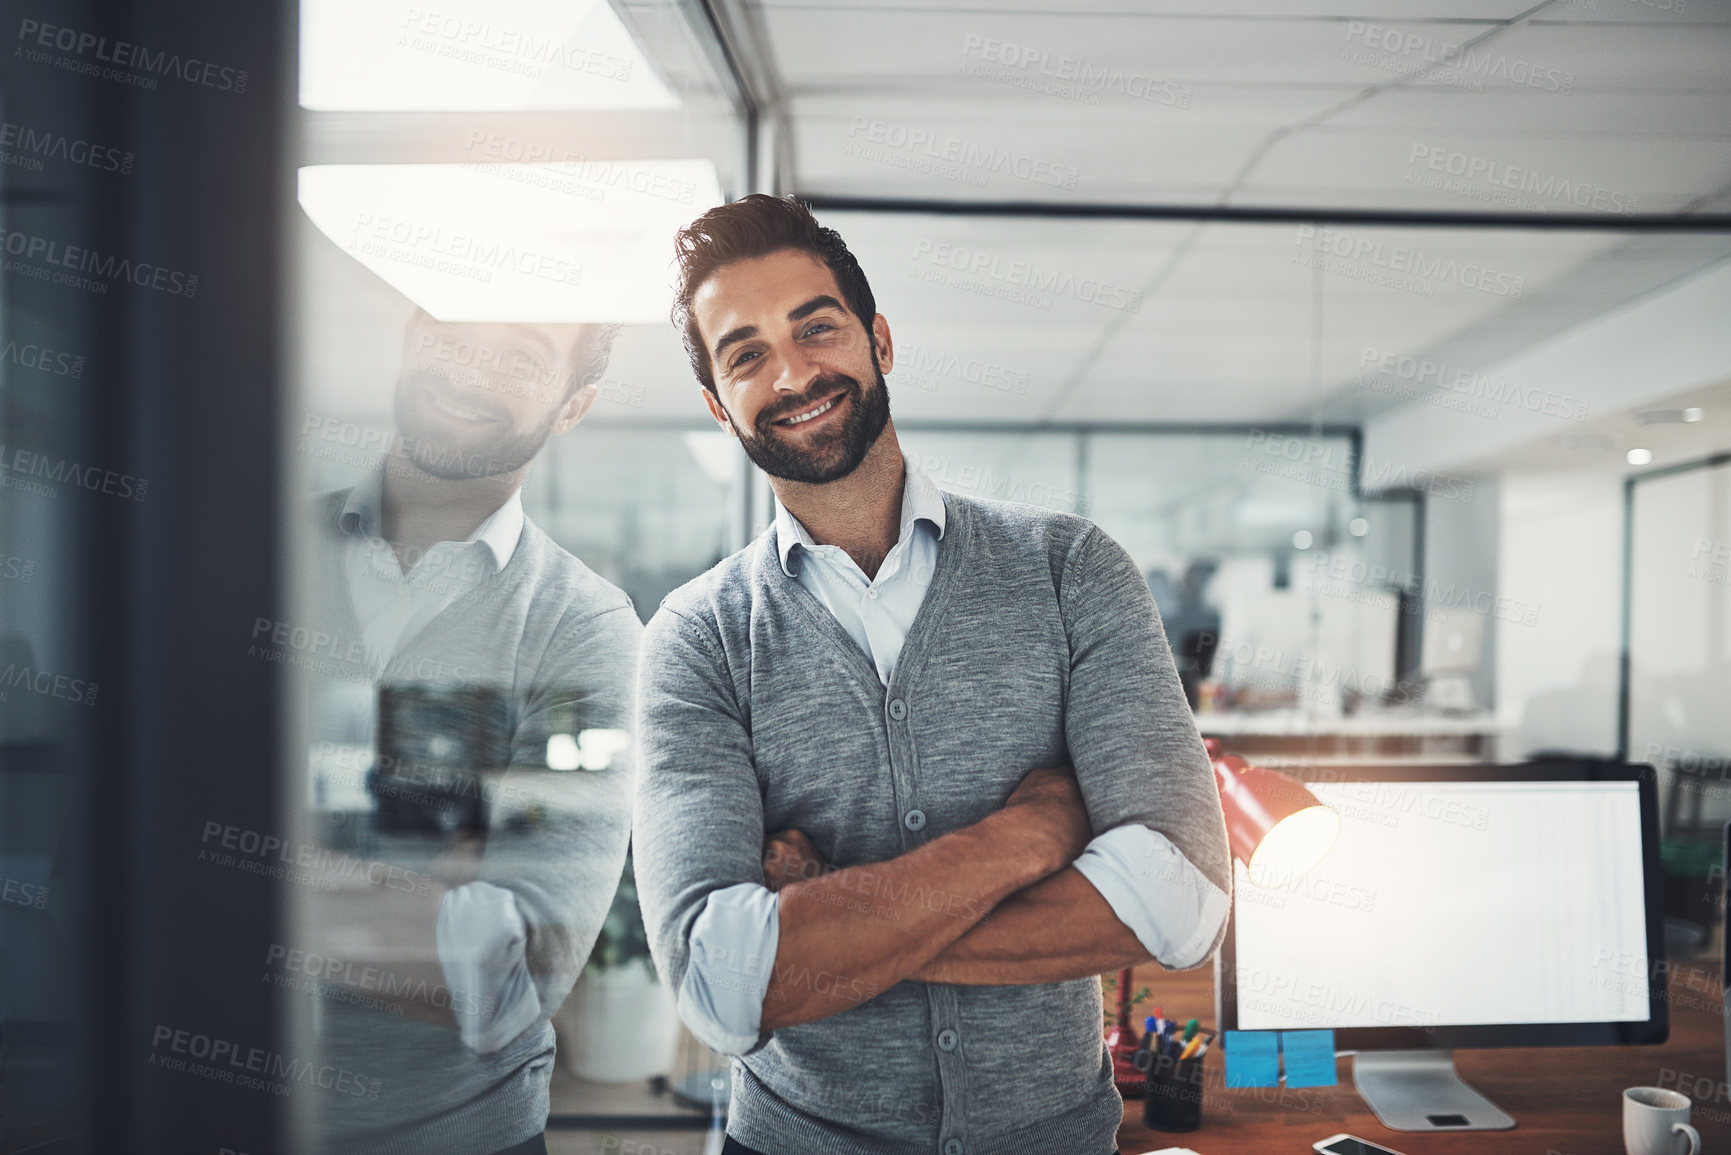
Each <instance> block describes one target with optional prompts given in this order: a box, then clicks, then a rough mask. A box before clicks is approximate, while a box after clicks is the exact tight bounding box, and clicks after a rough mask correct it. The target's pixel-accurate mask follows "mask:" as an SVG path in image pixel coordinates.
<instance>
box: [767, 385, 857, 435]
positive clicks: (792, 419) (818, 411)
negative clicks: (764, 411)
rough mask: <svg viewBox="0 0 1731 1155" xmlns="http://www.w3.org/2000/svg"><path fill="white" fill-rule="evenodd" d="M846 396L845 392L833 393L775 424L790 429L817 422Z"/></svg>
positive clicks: (780, 419) (778, 420)
mask: <svg viewBox="0 0 1731 1155" xmlns="http://www.w3.org/2000/svg"><path fill="white" fill-rule="evenodd" d="M846 396H847V393H846V391H845V390H844V391H843V392H840V393H832V394H830V395H829V397H827V398H825V399H824V400H822V401H819V402H818V403H817V404H815V405H812V406H810V407H808V408H806V409H802V410H800V411H799V412H798V413H795V414H792V415H791V416H788V417H779V418H777V419H776V420H775V421H774V422H773V424H776V425H782V426H786V427H788V428H797V427H799V426H801V425H805V424H807V423H809V422H812V421H816V420H818V419H820V418H822V417H823V416H825V415H826V414H828V413H829V412H830V411H831V410H833V409H834V408H835V407H836V405H837V404H839V403H840V402H841V401H842V399H843V398H845V397H846Z"/></svg>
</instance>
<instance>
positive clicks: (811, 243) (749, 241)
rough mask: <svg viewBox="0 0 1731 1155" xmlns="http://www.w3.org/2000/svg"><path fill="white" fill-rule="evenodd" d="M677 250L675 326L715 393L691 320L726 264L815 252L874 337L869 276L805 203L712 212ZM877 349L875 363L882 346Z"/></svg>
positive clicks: (772, 200) (753, 199) (695, 368)
mask: <svg viewBox="0 0 1731 1155" xmlns="http://www.w3.org/2000/svg"><path fill="white" fill-rule="evenodd" d="M673 247H674V254H675V255H674V259H675V261H676V262H677V263H678V266H679V288H678V292H677V294H676V295H675V297H674V299H673V324H674V326H675V327H676V328H678V330H679V333H680V336H681V337H683V338H684V340H685V355H686V356H687V357H689V358H690V359H691V371H692V372H693V373H695V374H697V379H698V380H699V381H701V382H702V383H703V387H704V388H705V389H707V390H709V391H710V392H711V393H714V392H715V373H714V371H713V370H711V369H710V366H709V351H708V350H707V349H705V348H704V347H703V335H702V334H701V333H699V332H698V331H697V319H696V318H695V317H693V316H692V315H691V298H692V297H694V296H695V295H696V294H697V290H698V289H699V288H701V287H702V285H703V282H705V281H707V280H708V279H709V278H710V277H711V276H713V275H714V274H715V271H716V270H717V269H719V268H721V267H722V266H723V265H730V264H732V263H733V262H735V261H749V260H753V259H755V258H757V257H767V256H768V255H769V254H771V253H775V252H780V251H781V250H783V249H796V250H798V251H799V252H802V253H810V254H811V255H812V256H814V257H816V258H817V259H818V260H819V261H822V262H823V264H824V265H825V266H827V267H828V268H829V271H830V272H831V273H833V274H835V283H836V285H837V287H839V288H840V289H841V299H842V302H843V303H844V304H846V305H847V307H848V308H849V309H850V310H851V311H852V312H853V314H854V316H856V317H858V318H859V319H860V323H861V324H863V325H864V326H865V330H866V336H867V337H868V338H870V337H871V332H872V318H873V317H875V316H877V311H878V307H877V301H876V299H874V298H873V297H872V288H871V286H870V285H869V284H867V283H866V276H865V273H864V272H862V271H861V270H860V267H859V262H858V261H857V260H855V259H854V255H853V254H852V253H851V252H849V251H848V247H847V242H845V241H843V240H842V239H841V234H840V233H838V232H836V231H835V230H834V229H829V228H825V227H824V226H822V225H820V224H818V223H817V218H816V217H814V216H812V215H811V206H810V205H807V204H805V203H804V202H803V201H799V200H795V199H794V198H793V197H772V196H768V195H766V194H764V193H752V194H751V195H750V196H747V197H743V198H741V199H740V200H736V201H733V202H732V203H731V204H725V205H719V206H717V207H716V208H712V209H710V210H709V211H708V212H706V213H704V214H703V215H702V216H700V217H698V218H697V219H696V220H694V221H692V222H691V223H690V224H689V225H686V226H685V227H684V228H683V229H680V230H679V233H678V235H677V236H675V237H674V239H673ZM871 344H872V353H873V356H874V358H875V356H876V354H877V342H876V341H872V343H871Z"/></svg>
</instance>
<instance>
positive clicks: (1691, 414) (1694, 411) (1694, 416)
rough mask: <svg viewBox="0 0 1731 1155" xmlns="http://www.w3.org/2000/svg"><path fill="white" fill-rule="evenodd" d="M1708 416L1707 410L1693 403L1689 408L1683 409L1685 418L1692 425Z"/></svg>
mask: <svg viewBox="0 0 1731 1155" xmlns="http://www.w3.org/2000/svg"><path fill="white" fill-rule="evenodd" d="M1706 417H1707V411H1706V410H1705V409H1703V408H1701V407H1700V406H1699V405H1691V406H1690V407H1689V408H1687V409H1685V410H1683V420H1684V421H1685V422H1687V423H1688V424H1690V425H1693V424H1695V422H1697V421H1702V420H1705V419H1706Z"/></svg>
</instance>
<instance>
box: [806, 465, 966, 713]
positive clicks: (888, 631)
mask: <svg viewBox="0 0 1731 1155" xmlns="http://www.w3.org/2000/svg"><path fill="white" fill-rule="evenodd" d="M903 460H904V463H905V465H906V469H905V472H904V474H903V482H902V520H901V532H900V534H899V535H898V537H897V538H896V544H895V545H894V546H892V547H891V548H890V551H889V553H887V554H885V555H884V560H883V564H882V565H880V566H878V572H877V573H876V574H875V575H874V576H872V577H869V578H868V577H866V575H865V571H864V570H862V569H860V567H859V565H858V564H857V563H856V562H855V561H854V560H853V558H851V557H849V556H848V553H847V551H846V550H844V549H842V548H841V546H839V545H819V544H818V543H817V542H816V541H814V540H813V539H812V536H811V534H810V533H808V532H806V528H805V526H803V525H801V524H800V522H799V519H798V518H797V517H795V516H793V514H791V513H789V512H788V511H787V507H786V506H784V505H783V504H781V499H780V498H777V499H776V502H775V543H776V550H777V552H778V553H780V555H781V570H782V572H783V573H785V574H786V575H787V576H788V577H790V578H793V579H794V580H795V581H797V582H798V583H799V584H800V585H802V586H804V587H805V588H806V589H807V590H809V591H811V594H812V596H813V597H815V598H817V600H818V601H820V602H822V603H823V604H824V606H825V607H826V608H827V609H828V610H829V612H830V613H831V614H833V615H834V616H835V620H836V621H837V622H839V623H840V624H841V628H842V629H844V630H846V631H847V634H848V636H849V637H850V638H852V639H853V640H854V642H855V643H856V644H857V645H858V646H859V648H860V649H862V650H864V651H865V655H866V657H868V658H870V659H871V660H872V664H873V665H874V666H876V667H877V671H878V678H879V679H880V680H882V682H883V684H884V685H886V686H887V685H889V684H890V675H891V674H893V673H895V669H896V659H897V658H898V657H900V656H901V652H902V643H903V642H905V641H906V640H907V637H908V631H909V630H910V629H912V628H913V624H914V618H915V617H917V616H918V615H919V612H920V605H921V604H922V603H923V602H924V601H925V600H926V590H927V589H929V588H930V587H931V584H932V574H933V573H935V572H936V571H937V568H938V543H939V542H940V541H941V540H943V536H944V495H943V493H941V492H940V491H939V490H938V487H937V486H936V485H934V484H932V479H931V478H929V477H927V476H926V474H925V472H924V471H923V470H921V469H920V467H919V466H918V465H916V464H915V463H914V462H913V460H912V459H911V458H905V457H904V459H903Z"/></svg>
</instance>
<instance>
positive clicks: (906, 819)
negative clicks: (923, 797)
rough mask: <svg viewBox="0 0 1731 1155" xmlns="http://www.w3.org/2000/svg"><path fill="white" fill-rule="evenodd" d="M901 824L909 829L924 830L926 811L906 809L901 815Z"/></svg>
mask: <svg viewBox="0 0 1731 1155" xmlns="http://www.w3.org/2000/svg"><path fill="white" fill-rule="evenodd" d="M902 825H903V826H905V827H907V828H908V829H909V830H924V829H925V828H926V812H925V811H924V810H910V811H908V812H907V813H906V814H904V815H902Z"/></svg>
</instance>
